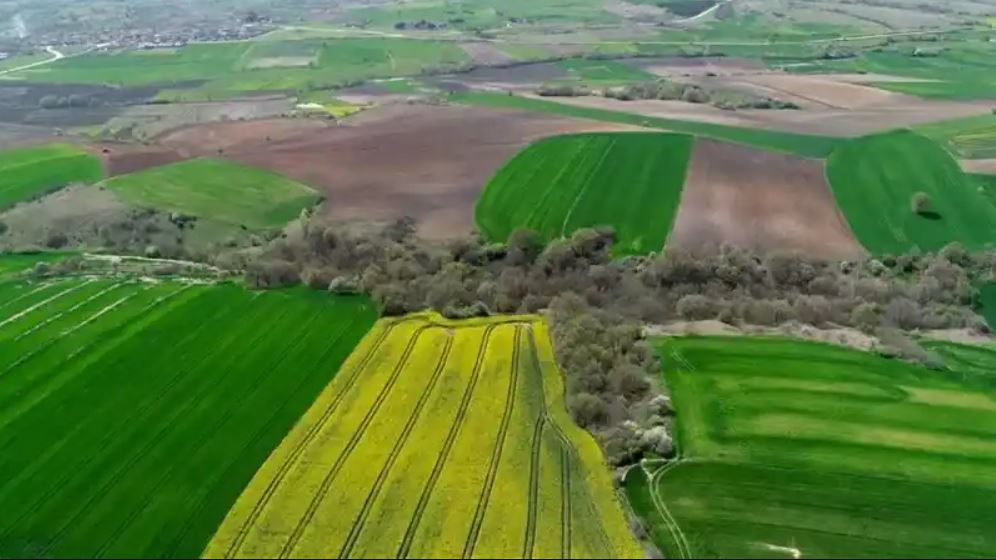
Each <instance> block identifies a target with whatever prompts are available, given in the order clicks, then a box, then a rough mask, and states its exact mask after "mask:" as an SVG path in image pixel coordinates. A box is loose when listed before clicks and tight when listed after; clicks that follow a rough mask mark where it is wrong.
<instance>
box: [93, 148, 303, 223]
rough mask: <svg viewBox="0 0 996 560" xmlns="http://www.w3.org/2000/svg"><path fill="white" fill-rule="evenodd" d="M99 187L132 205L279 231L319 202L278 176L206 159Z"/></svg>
mask: <svg viewBox="0 0 996 560" xmlns="http://www.w3.org/2000/svg"><path fill="white" fill-rule="evenodd" d="M104 185H105V186H106V187H107V188H108V189H111V190H112V191H114V192H115V193H116V194H117V195H118V196H120V197H121V198H122V199H124V200H126V201H127V202H130V203H132V204H135V205H137V206H144V207H148V208H157V209H160V210H166V211H171V212H182V213H184V214H190V215H193V216H200V217H204V218H210V219H212V220H217V221H219V222H224V223H228V224H233V225H244V226H246V227H249V228H256V229H265V228H275V227H282V226H284V225H286V224H287V222H289V221H291V220H293V219H294V218H296V217H297V216H298V215H299V214H300V213H301V210H303V209H305V208H310V207H312V206H314V205H315V204H316V203H317V202H318V201H319V200H320V199H321V195H319V194H318V192H317V191H315V190H314V189H312V188H311V187H308V186H306V185H302V184H301V183H298V182H295V181H292V180H290V179H288V178H286V177H284V176H283V175H278V174H276V173H273V172H271V171H266V170H263V169H256V168H254V167H249V166H246V165H241V164H238V163H233V162H230V161H225V160H219V159H209V158H200V159H193V160H188V161H181V162H178V163H171V164H169V165H163V166H160V167H153V168H150V169H146V170H144V171H140V172H138V173H131V174H129V175H121V176H119V177H114V178H113V179H108V180H107V181H105V182H104Z"/></svg>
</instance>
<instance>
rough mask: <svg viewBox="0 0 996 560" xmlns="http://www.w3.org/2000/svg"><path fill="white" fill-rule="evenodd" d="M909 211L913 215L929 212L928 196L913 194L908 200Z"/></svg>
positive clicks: (920, 193) (919, 193) (923, 193)
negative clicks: (911, 211)
mask: <svg viewBox="0 0 996 560" xmlns="http://www.w3.org/2000/svg"><path fill="white" fill-rule="evenodd" d="M910 209H911V210H913V213H914V214H920V215H923V214H926V213H928V212H930V195H928V194H927V193H925V192H918V193H915V194H914V195H913V196H912V197H911V198H910Z"/></svg>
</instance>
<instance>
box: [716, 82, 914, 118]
mask: <svg viewBox="0 0 996 560" xmlns="http://www.w3.org/2000/svg"><path fill="white" fill-rule="evenodd" d="M738 81H739V82H741V83H744V84H750V85H754V86H760V87H761V88H763V90H765V91H767V92H768V94H769V95H771V96H773V97H778V96H785V95H788V96H791V97H794V98H796V99H799V100H802V101H803V103H804V104H801V105H802V106H806V105H816V106H822V107H827V108H830V109H861V108H867V107H876V106H879V107H884V106H896V105H902V104H907V105H908V104H910V103H915V102H919V101H921V100H920V99H918V98H916V97H913V96H910V95H903V94H901V93H893V92H889V91H885V90H882V89H878V88H874V87H869V86H863V85H860V84H854V83H847V82H843V81H839V80H835V79H833V78H832V77H830V76H799V75H794V74H781V73H763V74H762V73H758V74H753V75H749V76H741V77H740V78H739V79H738ZM731 85H732V84H731Z"/></svg>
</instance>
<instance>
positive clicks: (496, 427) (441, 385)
mask: <svg viewBox="0 0 996 560" xmlns="http://www.w3.org/2000/svg"><path fill="white" fill-rule="evenodd" d="M563 390H564V389H563V384H562V380H561V374H560V372H559V371H558V370H557V367H556V364H555V362H554V357H553V351H552V348H551V347H550V343H549V340H548V338H547V334H546V328H545V325H544V324H543V323H542V322H541V321H540V320H539V319H538V318H535V317H505V318H494V319H482V320H468V321H462V322H453V321H447V320H444V319H442V318H441V317H439V316H437V315H430V314H421V315H411V316H408V317H405V318H400V319H385V320H382V321H381V322H380V323H378V325H377V326H376V327H375V328H374V330H373V331H371V333H370V334H369V335H368V336H367V338H365V339H364V341H363V342H362V343H361V344H360V346H359V347H358V348H357V350H356V352H355V353H354V354H353V355H352V356H351V357H350V359H349V361H348V362H347V363H346V364H345V365H344V366H343V371H342V373H341V374H340V375H339V376H338V377H337V378H336V380H335V381H334V382H333V383H331V384H330V385H329V386H328V387H327V388H326V390H325V391H324V392H323V393H322V395H321V396H319V397H318V399H317V401H315V404H314V405H313V406H312V408H311V409H310V410H309V411H308V412H307V413H306V414H305V416H304V417H303V419H302V420H301V422H299V423H298V425H297V426H296V427H295V428H294V430H293V431H292V432H291V434H290V435H289V436H288V437H287V438H286V439H285V440H284V441H283V443H282V444H281V445H280V447H279V448H278V449H277V450H276V451H275V452H274V453H273V455H271V457H270V458H269V460H267V462H266V464H265V465H263V467H262V468H261V469H260V471H259V473H258V474H257V476H256V477H255V478H254V479H253V482H252V483H251V484H250V485H249V487H248V488H247V489H246V491H245V492H244V493H243V494H242V496H241V497H240V498H239V500H238V502H237V503H236V505H235V506H234V508H233V509H232V511H231V512H230V513H229V515H228V517H227V518H226V520H225V522H224V523H223V525H222V526H221V528H220V529H219V530H218V532H217V534H216V535H215V537H214V539H213V540H212V541H211V544H210V545H209V546H208V548H207V550H206V551H205V553H204V556H205V557H210V558H233V557H252V558H258V557H281V558H287V557H340V558H348V557H371V558H373V557H376V558H394V557H397V558H409V557H411V558H426V557H449V558H454V557H463V558H471V557H475V558H527V557H539V558H545V557H558V558H567V557H589V558H608V557H636V556H639V555H641V550H640V548H639V547H638V546H637V544H636V542H635V540H633V537H632V536H631V535H630V533H629V530H628V528H627V526H626V523H625V521H624V518H623V515H622V511H621V510H620V508H619V505H618V503H617V502H616V501H615V500H616V498H615V496H614V495H613V491H612V486H611V483H610V481H609V476H608V473H607V471H605V470H604V469H605V467H604V466H603V464H602V461H603V459H602V456H601V453H600V452H599V449H598V447H597V446H596V445H595V442H594V440H593V439H592V438H591V437H590V436H589V435H588V434H586V433H585V432H583V431H582V430H580V429H579V428H577V427H576V426H575V425H574V424H573V423H572V421H571V419H570V418H569V417H568V416H567V412H566V409H565V408H564V403H563Z"/></svg>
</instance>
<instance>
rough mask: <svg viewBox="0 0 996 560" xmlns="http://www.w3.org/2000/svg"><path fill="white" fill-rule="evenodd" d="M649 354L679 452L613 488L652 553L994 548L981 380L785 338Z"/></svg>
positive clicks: (993, 419)
mask: <svg viewBox="0 0 996 560" xmlns="http://www.w3.org/2000/svg"><path fill="white" fill-rule="evenodd" d="M947 346H950V347H954V348H955V349H960V348H965V347H960V346H958V345H951V344H948V345H947ZM656 347H657V350H658V353H659V355H660V357H661V360H662V362H663V364H664V372H665V374H664V375H665V379H666V382H667V385H668V387H669V388H670V390H671V392H672V397H673V399H674V401H673V402H674V405H675V409H676V414H677V426H678V432H677V434H678V448H679V451H680V459H679V460H678V461H674V462H670V463H667V464H664V465H662V464H648V465H646V471H643V470H641V469H639V468H636V469H633V470H631V471H630V472H629V474H628V475H627V480H626V487H627V493H628V495H629V496H630V500H631V503H632V504H633V506H634V508H635V510H636V511H637V512H638V513H639V514H640V515H641V516H642V517H643V518H644V519H645V520H646V521H647V523H648V525H649V526H650V529H651V535H652V538H653V539H654V541H655V542H656V543H657V544H658V546H660V547H661V548H662V550H663V551H664V552H665V556H666V557H671V558H690V557H696V558H699V557H712V558H720V557H723V558H762V557H765V558H771V557H776V558H780V557H789V558H791V557H792V556H794V555H796V554H798V555H799V556H801V557H803V558H805V557H817V558H819V557H839V558H855V557H862V558H864V557H873V558H922V557H945V558H950V557H958V558H961V557H984V556H989V555H991V554H992V553H993V551H994V550H996V533H994V532H993V531H992V530H991V527H992V525H993V523H994V522H996V510H994V509H993V508H992V504H993V503H996V469H994V467H996V393H994V388H996V378H993V377H988V378H986V377H981V378H978V377H975V376H972V375H965V374H964V373H963V372H962V371H959V370H955V371H946V372H938V371H931V370H927V369H924V368H922V367H919V366H912V365H908V364H905V363H902V362H898V361H892V360H888V359H885V358H881V357H878V356H876V355H874V354H869V353H864V352H859V351H855V350H850V349H844V348H839V347H833V346H828V345H823V344H818V343H810V342H800V341H793V340H788V339H772V338H767V339H752V338H729V337H726V338H671V339H661V340H658V341H657V343H656ZM988 360H989V362H988V365H989V368H990V369H991V368H992V367H993V366H994V365H996V353H992V352H990V353H989V356H988ZM648 475H649V476H648ZM799 556H796V557H799Z"/></svg>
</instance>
